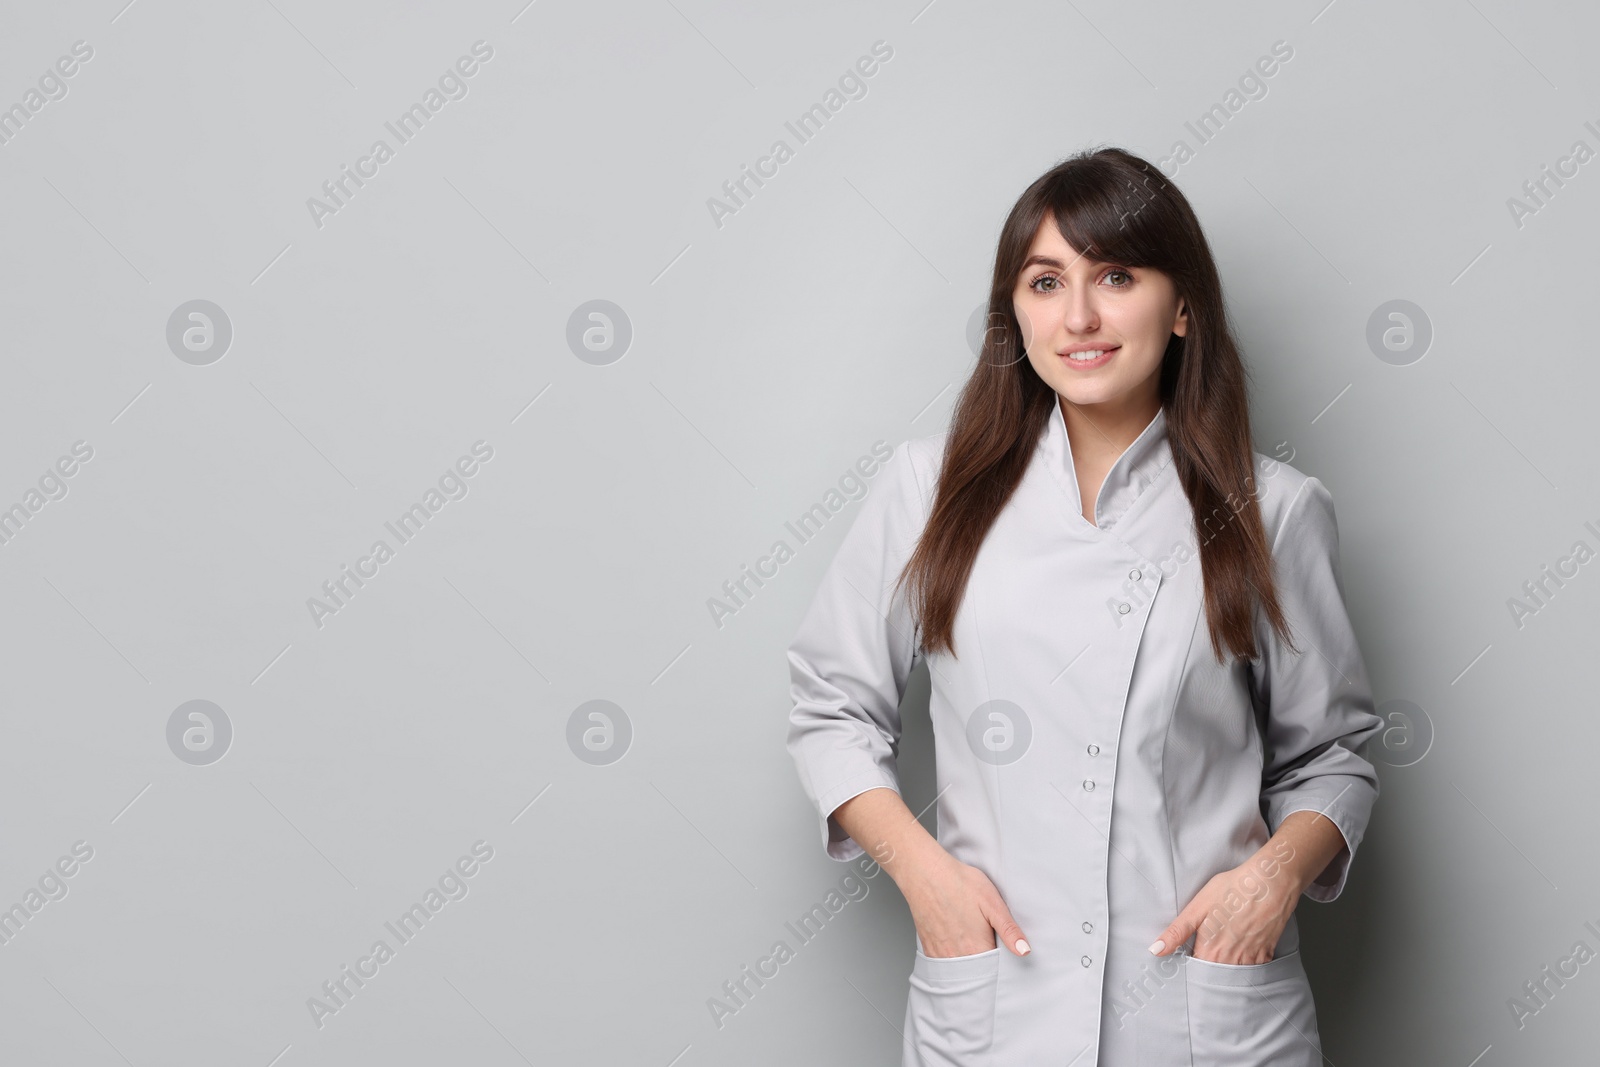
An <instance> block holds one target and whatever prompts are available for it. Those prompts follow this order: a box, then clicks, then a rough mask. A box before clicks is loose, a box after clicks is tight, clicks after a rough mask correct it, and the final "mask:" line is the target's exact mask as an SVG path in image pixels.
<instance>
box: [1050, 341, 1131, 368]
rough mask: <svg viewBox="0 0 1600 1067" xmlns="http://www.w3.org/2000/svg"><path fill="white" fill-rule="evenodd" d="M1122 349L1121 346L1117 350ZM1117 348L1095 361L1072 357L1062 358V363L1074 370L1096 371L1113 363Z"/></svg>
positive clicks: (1099, 356)
mask: <svg viewBox="0 0 1600 1067" xmlns="http://www.w3.org/2000/svg"><path fill="white" fill-rule="evenodd" d="M1121 347H1122V346H1121V345H1118V346H1117V348H1121ZM1117 348H1108V349H1106V350H1105V351H1104V352H1101V353H1100V354H1099V355H1098V356H1096V357H1095V358H1094V359H1074V358H1072V356H1062V357H1061V362H1063V363H1065V364H1066V365H1067V366H1069V367H1071V368H1072V369H1073V370H1094V369H1095V368H1096V367H1104V366H1105V365H1106V364H1107V363H1109V362H1111V357H1112V356H1114V355H1116V354H1117Z"/></svg>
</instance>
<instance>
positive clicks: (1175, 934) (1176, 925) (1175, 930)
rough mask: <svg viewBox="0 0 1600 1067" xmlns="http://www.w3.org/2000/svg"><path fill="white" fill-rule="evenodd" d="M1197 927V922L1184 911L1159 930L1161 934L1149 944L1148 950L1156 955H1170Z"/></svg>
mask: <svg viewBox="0 0 1600 1067" xmlns="http://www.w3.org/2000/svg"><path fill="white" fill-rule="evenodd" d="M1197 929H1199V923H1198V922H1196V921H1195V920H1194V919H1193V918H1191V917H1190V915H1189V912H1187V911H1184V912H1182V913H1181V914H1179V916H1178V917H1177V918H1176V919H1174V920H1172V925H1170V926H1168V927H1167V928H1166V929H1165V930H1163V931H1161V936H1159V937H1157V938H1156V939H1155V942H1154V943H1153V944H1151V946H1150V951H1151V952H1152V953H1154V954H1155V955H1157V956H1166V955H1170V954H1171V952H1172V951H1173V950H1174V949H1176V948H1177V947H1178V946H1179V945H1181V944H1183V943H1184V942H1185V941H1187V940H1189V938H1190V937H1191V936H1193V934H1194V932H1195V931H1196V930H1197Z"/></svg>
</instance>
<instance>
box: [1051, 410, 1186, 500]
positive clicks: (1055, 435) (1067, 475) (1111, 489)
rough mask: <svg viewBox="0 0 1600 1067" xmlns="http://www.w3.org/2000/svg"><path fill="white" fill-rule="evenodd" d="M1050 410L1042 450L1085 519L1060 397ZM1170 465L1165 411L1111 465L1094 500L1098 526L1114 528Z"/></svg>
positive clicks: (1170, 457)
mask: <svg viewBox="0 0 1600 1067" xmlns="http://www.w3.org/2000/svg"><path fill="white" fill-rule="evenodd" d="M1051 407H1052V408H1053V409H1054V410H1052V411H1051V412H1050V422H1049V424H1048V426H1047V427H1046V429H1045V433H1044V437H1043V438H1042V439H1041V440H1040V443H1039V447H1040V449H1041V450H1042V451H1043V459H1044V460H1045V462H1046V463H1047V464H1048V465H1049V467H1050V470H1051V471H1052V472H1053V473H1054V474H1055V475H1056V476H1057V477H1058V479H1059V480H1060V481H1061V484H1062V485H1063V486H1065V487H1066V488H1067V490H1068V495H1069V496H1070V497H1071V498H1072V505H1073V510H1074V512H1075V513H1076V514H1077V515H1078V517H1079V518H1080V519H1082V518H1083V494H1082V492H1081V490H1080V489H1079V488H1078V469H1077V467H1076V466H1075V465H1074V463H1073V461H1072V444H1071V442H1070V441H1069V440H1068V439H1067V421H1066V416H1065V415H1063V414H1062V412H1061V400H1060V397H1059V396H1058V397H1057V398H1056V402H1055V403H1054V404H1052V405H1051ZM1171 463H1172V449H1171V446H1170V445H1169V444H1168V442H1167V411H1166V408H1164V407H1163V408H1159V409H1157V411H1156V415H1155V418H1153V419H1151V420H1150V423H1149V425H1147V426H1146V427H1145V428H1144V429H1143V430H1142V431H1140V433H1139V436H1138V437H1136V438H1134V440H1133V443H1132V444H1131V445H1129V446H1128V447H1127V450H1126V451H1124V452H1123V453H1122V455H1120V456H1118V457H1117V461H1116V462H1115V463H1113V464H1112V465H1111V470H1110V471H1109V472H1108V473H1107V474H1106V480H1105V481H1104V482H1103V483H1101V485H1100V492H1099V495H1098V496H1097V497H1096V498H1095V509H1094V517H1095V525H1097V526H1098V527H1099V528H1100V529H1102V530H1105V529H1109V528H1110V527H1111V526H1113V525H1115V524H1116V522H1117V520H1118V519H1119V518H1121V516H1122V514H1123V512H1125V511H1127V510H1128V508H1129V507H1131V506H1132V504H1133V502H1134V501H1135V500H1137V499H1139V496H1140V494H1142V493H1143V492H1144V491H1145V490H1146V489H1147V488H1149V486H1150V485H1151V484H1152V483H1153V482H1154V481H1155V480H1156V479H1157V478H1158V477H1160V475H1161V474H1162V472H1163V471H1165V470H1166V468H1167V467H1168V466H1169V465H1170V464H1171ZM1084 522H1085V524H1087V523H1088V520H1087V519H1084Z"/></svg>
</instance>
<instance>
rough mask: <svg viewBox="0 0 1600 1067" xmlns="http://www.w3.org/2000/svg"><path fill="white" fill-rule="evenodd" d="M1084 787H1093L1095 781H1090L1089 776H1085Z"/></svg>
mask: <svg viewBox="0 0 1600 1067" xmlns="http://www.w3.org/2000/svg"><path fill="white" fill-rule="evenodd" d="M1083 787H1084V788H1085V789H1093V788H1094V782H1092V781H1090V780H1089V779H1088V778H1085V779H1084V780H1083Z"/></svg>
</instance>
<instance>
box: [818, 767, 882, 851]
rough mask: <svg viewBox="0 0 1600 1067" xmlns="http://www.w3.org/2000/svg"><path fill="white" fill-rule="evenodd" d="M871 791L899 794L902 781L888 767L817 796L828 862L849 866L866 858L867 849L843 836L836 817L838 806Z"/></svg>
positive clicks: (824, 791) (858, 775)
mask: <svg viewBox="0 0 1600 1067" xmlns="http://www.w3.org/2000/svg"><path fill="white" fill-rule="evenodd" d="M869 789H893V790H894V791H895V792H896V793H899V792H900V781H899V779H898V778H897V777H896V775H895V774H894V772H893V771H891V770H890V769H889V768H887V767H882V766H880V767H876V768H874V769H873V770H870V771H864V772H862V773H861V774H857V775H852V776H851V777H849V778H847V779H845V780H844V781H842V782H840V783H839V784H838V785H835V786H833V787H832V788H829V789H826V790H823V791H822V792H821V793H820V794H818V796H817V809H818V814H819V816H820V818H821V823H822V848H823V851H825V852H826V853H827V854H828V858H829V859H835V860H838V861H839V862H841V863H846V862H849V861H850V860H853V859H855V858H857V857H858V856H864V855H866V851H867V850H866V849H864V848H862V847H861V846H860V845H859V844H857V843H856V839H855V838H853V837H851V836H850V835H849V834H847V833H845V832H844V827H842V826H840V825H839V821H838V820H837V819H835V818H834V817H833V813H834V812H835V811H836V810H837V809H838V807H839V805H841V804H843V803H844V802H845V801H847V800H850V799H851V798H853V797H858V796H860V795H861V794H862V793H865V792H866V791H867V790H869Z"/></svg>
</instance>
